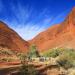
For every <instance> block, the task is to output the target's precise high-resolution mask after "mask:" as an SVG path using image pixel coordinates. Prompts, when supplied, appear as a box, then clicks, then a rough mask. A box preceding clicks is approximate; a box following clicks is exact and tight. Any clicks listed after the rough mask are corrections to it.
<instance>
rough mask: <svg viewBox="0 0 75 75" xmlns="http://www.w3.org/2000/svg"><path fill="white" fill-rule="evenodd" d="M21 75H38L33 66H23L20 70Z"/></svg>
mask: <svg viewBox="0 0 75 75" xmlns="http://www.w3.org/2000/svg"><path fill="white" fill-rule="evenodd" d="M20 72H21V75H37V71H36V70H35V67H34V66H33V65H28V64H23V65H22V67H21V69H20Z"/></svg>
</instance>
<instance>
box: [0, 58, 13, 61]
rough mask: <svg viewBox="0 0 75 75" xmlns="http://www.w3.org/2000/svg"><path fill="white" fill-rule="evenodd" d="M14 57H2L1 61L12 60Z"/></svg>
mask: <svg viewBox="0 0 75 75" xmlns="http://www.w3.org/2000/svg"><path fill="white" fill-rule="evenodd" d="M13 60H14V59H12V58H10V57H5V58H0V61H1V62H11V61H13Z"/></svg>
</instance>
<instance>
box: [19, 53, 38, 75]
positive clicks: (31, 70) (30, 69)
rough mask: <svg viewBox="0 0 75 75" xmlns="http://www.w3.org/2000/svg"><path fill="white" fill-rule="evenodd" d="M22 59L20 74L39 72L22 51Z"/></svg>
mask: <svg viewBox="0 0 75 75" xmlns="http://www.w3.org/2000/svg"><path fill="white" fill-rule="evenodd" d="M18 56H19V57H20V60H21V64H22V66H21V68H20V75H36V74H37V72H36V70H35V67H34V66H33V65H29V64H28V61H27V57H26V55H25V54H23V53H21V54H19V55H18Z"/></svg>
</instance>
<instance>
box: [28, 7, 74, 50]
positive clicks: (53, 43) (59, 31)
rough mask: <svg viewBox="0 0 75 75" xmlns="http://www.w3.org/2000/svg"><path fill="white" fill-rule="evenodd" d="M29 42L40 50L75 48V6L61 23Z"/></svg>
mask: <svg viewBox="0 0 75 75" xmlns="http://www.w3.org/2000/svg"><path fill="white" fill-rule="evenodd" d="M29 42H30V44H35V45H36V46H37V47H38V50H39V51H46V50H48V49H50V48H55V47H66V48H75V7H74V8H73V9H72V11H71V12H70V13H69V15H68V16H67V17H66V19H65V20H64V21H63V22H62V23H61V24H57V25H54V26H52V27H50V28H48V29H47V30H46V31H44V32H42V33H40V34H39V35H37V36H36V37H35V38H33V39H32V40H30V41H29Z"/></svg>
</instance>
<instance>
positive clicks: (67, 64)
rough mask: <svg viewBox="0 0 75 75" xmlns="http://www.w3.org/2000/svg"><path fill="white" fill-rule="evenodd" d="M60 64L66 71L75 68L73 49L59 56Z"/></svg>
mask: <svg viewBox="0 0 75 75" xmlns="http://www.w3.org/2000/svg"><path fill="white" fill-rule="evenodd" d="M57 62H58V64H59V65H60V66H62V67H63V68H65V69H69V68H71V67H74V66H75V64H74V63H75V51H74V50H73V49H67V50H64V51H63V52H62V54H61V55H60V56H59V59H58V61H57Z"/></svg>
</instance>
